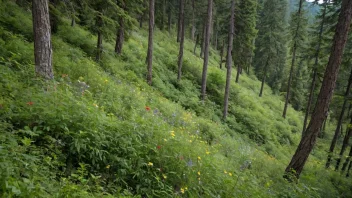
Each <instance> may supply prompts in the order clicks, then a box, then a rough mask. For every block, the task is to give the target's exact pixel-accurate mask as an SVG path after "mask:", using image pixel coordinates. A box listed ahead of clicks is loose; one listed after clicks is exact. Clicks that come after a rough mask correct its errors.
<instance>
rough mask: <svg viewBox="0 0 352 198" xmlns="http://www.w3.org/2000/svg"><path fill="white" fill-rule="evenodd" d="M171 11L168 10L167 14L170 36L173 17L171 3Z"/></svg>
mask: <svg viewBox="0 0 352 198" xmlns="http://www.w3.org/2000/svg"><path fill="white" fill-rule="evenodd" d="M168 5H169V6H168V7H169V9H168V14H167V31H168V32H169V34H171V19H172V18H171V17H172V10H171V3H170V2H169V4H168Z"/></svg>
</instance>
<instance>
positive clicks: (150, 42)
mask: <svg viewBox="0 0 352 198" xmlns="http://www.w3.org/2000/svg"><path fill="white" fill-rule="evenodd" d="M153 34H154V0H149V37H148V53H147V61H148V67H147V70H148V73H147V83H148V84H149V85H152V76H153V75H152V69H153Z"/></svg>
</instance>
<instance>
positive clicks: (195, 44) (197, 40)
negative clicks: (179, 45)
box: [193, 33, 200, 55]
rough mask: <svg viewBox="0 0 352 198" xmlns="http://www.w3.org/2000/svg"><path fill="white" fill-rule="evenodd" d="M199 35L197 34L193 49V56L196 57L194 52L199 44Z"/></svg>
mask: <svg viewBox="0 0 352 198" xmlns="http://www.w3.org/2000/svg"><path fill="white" fill-rule="evenodd" d="M199 37H200V36H199V33H198V34H197V39H196V42H195V43H194V49H193V54H194V55H196V50H197V45H198V43H199Z"/></svg>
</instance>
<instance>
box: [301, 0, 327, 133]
mask: <svg viewBox="0 0 352 198" xmlns="http://www.w3.org/2000/svg"><path fill="white" fill-rule="evenodd" d="M327 1H330V0H324V10H323V16H322V19H321V24H320V29H319V38H318V46H317V50H316V52H315V62H314V69H313V78H312V83H311V86H310V91H309V99H308V102H307V109H306V113H305V116H304V122H303V131H302V134H303V133H304V132H305V130H306V128H307V122H308V117H309V113H310V109H311V106H312V101H313V95H314V90H315V81H316V76H317V67H318V64H319V54H320V46H321V42H322V38H323V30H324V24H325V15H326V9H327V5H328V2H327Z"/></svg>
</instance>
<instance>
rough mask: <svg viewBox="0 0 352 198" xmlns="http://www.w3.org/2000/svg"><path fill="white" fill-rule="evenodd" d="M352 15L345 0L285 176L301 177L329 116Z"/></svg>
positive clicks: (351, 9)
mask: <svg viewBox="0 0 352 198" xmlns="http://www.w3.org/2000/svg"><path fill="white" fill-rule="evenodd" d="M351 17H352V1H350V0H343V2H342V6H341V13H340V16H339V20H338V23H337V26H336V31H335V36H334V40H333V45H332V48H331V53H330V58H329V62H328V65H327V67H326V70H325V74H324V78H323V82H322V86H321V89H320V93H319V96H318V99H317V102H316V105H315V108H314V111H313V114H312V118H311V120H310V122H309V125H308V127H307V130H306V132H305V133H304V135H303V136H302V139H301V141H300V143H299V145H298V147H297V150H296V152H295V154H294V155H293V157H292V159H291V162H290V163H289V165H288V166H287V168H286V170H285V172H286V174H285V177H286V178H287V176H288V175H287V174H288V173H292V174H293V175H294V176H295V177H296V178H299V175H300V174H301V172H302V170H303V167H304V165H305V163H306V161H307V159H308V156H309V154H310V152H311V151H312V149H313V146H314V144H315V142H316V139H317V137H318V134H319V131H320V129H321V127H322V124H323V121H324V119H325V118H326V116H327V113H328V109H329V105H330V101H331V98H332V95H333V92H334V89H335V86H336V79H337V75H338V72H339V69H340V64H341V59H342V55H343V51H344V48H345V45H346V41H347V37H348V32H349V29H350V24H351Z"/></svg>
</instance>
